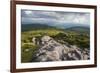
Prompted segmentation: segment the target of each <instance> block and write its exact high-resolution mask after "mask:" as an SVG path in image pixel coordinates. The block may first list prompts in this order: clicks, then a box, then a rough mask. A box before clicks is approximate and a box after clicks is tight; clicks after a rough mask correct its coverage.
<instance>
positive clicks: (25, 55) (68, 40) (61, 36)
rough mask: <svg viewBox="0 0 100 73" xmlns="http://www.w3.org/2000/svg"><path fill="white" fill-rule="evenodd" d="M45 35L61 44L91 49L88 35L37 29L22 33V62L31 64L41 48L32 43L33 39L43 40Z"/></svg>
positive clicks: (68, 31)
mask: <svg viewBox="0 0 100 73" xmlns="http://www.w3.org/2000/svg"><path fill="white" fill-rule="evenodd" d="M44 35H48V36H50V37H52V38H54V39H55V40H56V41H58V42H59V43H61V44H70V45H77V46H78V47H80V48H82V49H84V48H89V47H90V44H89V42H90V40H89V34H88V33H79V32H75V31H70V30H59V29H36V30H31V31H23V32H22V33H21V62H23V63H27V62H30V61H31V59H32V56H33V55H34V53H35V51H36V50H37V49H38V48H39V46H40V45H36V44H34V43H32V38H33V37H35V38H41V37H42V36H44Z"/></svg>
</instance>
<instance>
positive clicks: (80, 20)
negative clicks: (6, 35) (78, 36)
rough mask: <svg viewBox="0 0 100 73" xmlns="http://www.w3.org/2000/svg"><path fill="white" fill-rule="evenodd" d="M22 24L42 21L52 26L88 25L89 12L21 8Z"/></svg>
mask: <svg viewBox="0 0 100 73" xmlns="http://www.w3.org/2000/svg"><path fill="white" fill-rule="evenodd" d="M21 18H22V21H21V22H22V24H31V23H42V24H47V25H54V26H63V25H66V26H67V25H68V24H73V25H78V26H84V25H87V26H89V25H90V13H86V12H61V11H36V10H21Z"/></svg>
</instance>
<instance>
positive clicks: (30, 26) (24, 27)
mask: <svg viewBox="0 0 100 73" xmlns="http://www.w3.org/2000/svg"><path fill="white" fill-rule="evenodd" d="M21 28H22V31H30V30H35V29H48V28H54V27H52V26H48V25H46V24H22V25H21Z"/></svg>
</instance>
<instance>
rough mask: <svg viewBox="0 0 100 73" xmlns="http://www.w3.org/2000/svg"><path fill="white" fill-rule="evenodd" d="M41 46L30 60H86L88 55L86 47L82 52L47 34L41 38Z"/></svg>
mask: <svg viewBox="0 0 100 73" xmlns="http://www.w3.org/2000/svg"><path fill="white" fill-rule="evenodd" d="M41 42H42V46H41V47H40V48H39V49H38V50H37V53H35V54H34V55H33V59H32V61H36V62H47V61H67V60H88V59H89V55H88V54H86V53H88V52H87V51H88V50H87V49H86V50H84V51H83V52H82V51H81V50H80V48H78V47H77V46H75V45H74V46H72V45H71V46H70V47H69V46H67V45H64V44H63V45H62V44H61V43H58V42H57V41H55V40H54V39H53V38H51V37H49V36H43V37H42V38H41Z"/></svg>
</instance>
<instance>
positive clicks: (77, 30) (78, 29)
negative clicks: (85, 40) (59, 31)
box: [66, 26, 90, 33]
mask: <svg viewBox="0 0 100 73" xmlns="http://www.w3.org/2000/svg"><path fill="white" fill-rule="evenodd" d="M66 30H70V31H76V32H88V33H89V32H90V28H89V27H85V26H75V27H70V28H67V29H66Z"/></svg>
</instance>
